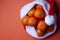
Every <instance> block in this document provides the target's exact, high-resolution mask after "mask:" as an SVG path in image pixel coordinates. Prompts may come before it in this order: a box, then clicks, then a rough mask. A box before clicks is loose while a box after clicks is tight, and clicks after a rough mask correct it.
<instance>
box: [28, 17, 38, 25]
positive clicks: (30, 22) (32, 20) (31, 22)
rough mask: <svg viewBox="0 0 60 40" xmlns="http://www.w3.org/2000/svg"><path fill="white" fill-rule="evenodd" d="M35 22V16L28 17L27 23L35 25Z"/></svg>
mask: <svg viewBox="0 0 60 40" xmlns="http://www.w3.org/2000/svg"><path fill="white" fill-rule="evenodd" d="M36 24H37V19H36V18H35V17H30V18H29V20H28V25H31V26H35V25H36Z"/></svg>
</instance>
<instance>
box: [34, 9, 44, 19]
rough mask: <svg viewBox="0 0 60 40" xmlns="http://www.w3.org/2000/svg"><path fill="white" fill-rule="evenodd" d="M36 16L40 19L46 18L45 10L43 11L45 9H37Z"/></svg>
mask: <svg viewBox="0 0 60 40" xmlns="http://www.w3.org/2000/svg"><path fill="white" fill-rule="evenodd" d="M34 16H35V17H36V18H38V19H44V17H45V12H43V10H41V9H36V10H35V12H34Z"/></svg>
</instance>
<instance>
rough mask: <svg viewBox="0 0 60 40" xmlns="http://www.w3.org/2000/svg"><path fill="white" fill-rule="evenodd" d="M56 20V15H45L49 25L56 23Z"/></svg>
mask: <svg viewBox="0 0 60 40" xmlns="http://www.w3.org/2000/svg"><path fill="white" fill-rule="evenodd" d="M54 22H55V19H54V16H53V15H47V16H46V17H45V23H46V24H47V25H49V26H50V25H52V24H54Z"/></svg>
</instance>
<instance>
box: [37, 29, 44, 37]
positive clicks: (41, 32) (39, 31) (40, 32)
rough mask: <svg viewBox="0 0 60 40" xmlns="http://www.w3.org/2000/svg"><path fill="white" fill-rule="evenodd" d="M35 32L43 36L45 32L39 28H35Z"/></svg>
mask: <svg viewBox="0 0 60 40" xmlns="http://www.w3.org/2000/svg"><path fill="white" fill-rule="evenodd" d="M36 33H37V35H38V36H43V35H44V34H45V32H43V31H41V30H38V29H37V30H36Z"/></svg>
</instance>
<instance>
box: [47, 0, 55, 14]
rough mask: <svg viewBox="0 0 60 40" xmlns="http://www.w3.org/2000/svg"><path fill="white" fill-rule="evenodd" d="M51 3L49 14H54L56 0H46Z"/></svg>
mask: <svg viewBox="0 0 60 40" xmlns="http://www.w3.org/2000/svg"><path fill="white" fill-rule="evenodd" d="M46 1H47V2H48V3H49V4H50V9H49V11H48V13H49V15H53V13H54V11H55V5H54V0H46Z"/></svg>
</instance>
